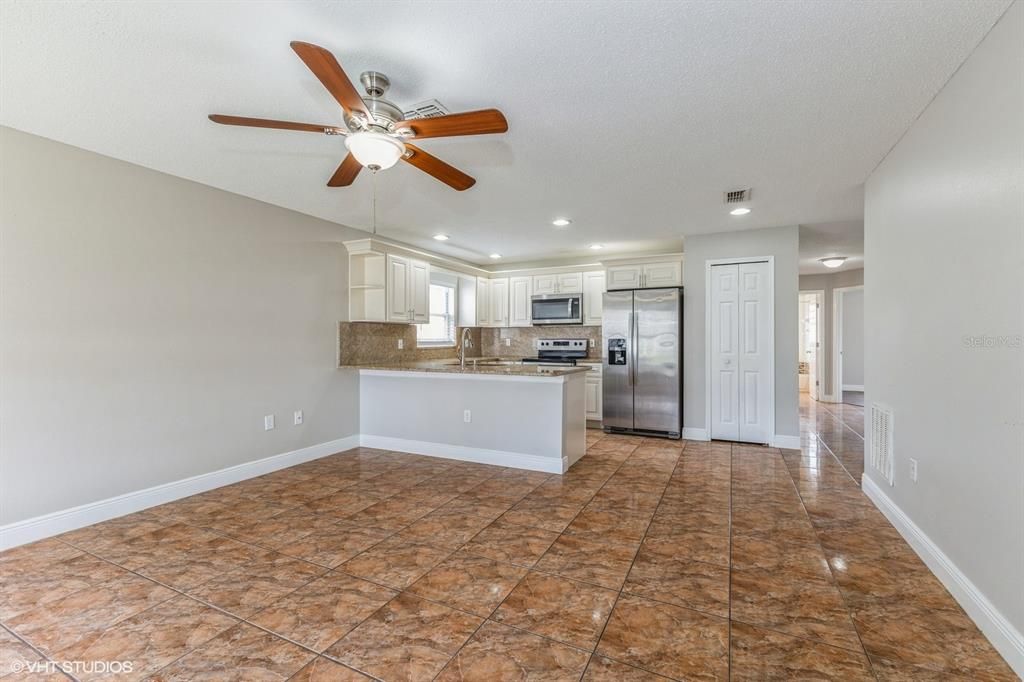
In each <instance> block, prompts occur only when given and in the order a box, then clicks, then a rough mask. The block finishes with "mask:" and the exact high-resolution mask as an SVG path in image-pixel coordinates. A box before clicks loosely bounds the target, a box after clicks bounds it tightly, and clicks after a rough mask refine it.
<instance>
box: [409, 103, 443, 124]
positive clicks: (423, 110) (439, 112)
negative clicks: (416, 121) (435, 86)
mask: <svg viewBox="0 0 1024 682" xmlns="http://www.w3.org/2000/svg"><path fill="white" fill-rule="evenodd" d="M450 113H451V112H450V111H448V108H447V107H445V105H443V104H441V103H440V102H438V101H437V100H436V99H428V100H426V101H424V102H419V103H417V104H413V105H412V106H411V107H409V108H408V109H406V110H405V111H404V112H403V115H404V116H405V120H407V121H408V120H409V119H413V118H437V117H438V116H447V115H448V114H450Z"/></svg>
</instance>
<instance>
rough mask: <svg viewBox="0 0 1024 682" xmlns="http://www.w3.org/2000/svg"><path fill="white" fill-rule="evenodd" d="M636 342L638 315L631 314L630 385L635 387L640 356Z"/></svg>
mask: <svg viewBox="0 0 1024 682" xmlns="http://www.w3.org/2000/svg"><path fill="white" fill-rule="evenodd" d="M636 340H637V323H636V313H635V312H632V313H630V314H629V356H630V357H629V385H630V386H635V385H636V379H637V373H636V361H637V359H638V358H639V357H640V355H639V354H638V353H637V351H636Z"/></svg>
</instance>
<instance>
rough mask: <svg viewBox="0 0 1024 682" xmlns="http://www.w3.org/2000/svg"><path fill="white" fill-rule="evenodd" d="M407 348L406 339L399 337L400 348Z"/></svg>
mask: <svg viewBox="0 0 1024 682" xmlns="http://www.w3.org/2000/svg"><path fill="white" fill-rule="evenodd" d="M403 348H405V339H398V350H402V349H403Z"/></svg>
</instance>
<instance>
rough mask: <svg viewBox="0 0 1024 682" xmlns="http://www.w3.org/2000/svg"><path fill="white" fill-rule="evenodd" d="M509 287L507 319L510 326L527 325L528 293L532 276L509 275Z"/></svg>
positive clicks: (528, 314) (528, 311) (528, 315)
mask: <svg viewBox="0 0 1024 682" xmlns="http://www.w3.org/2000/svg"><path fill="white" fill-rule="evenodd" d="M508 282H509V283H508V287H509V320H508V324H509V326H510V327H529V326H530V323H531V322H532V320H531V317H530V307H531V306H530V294H531V289H532V287H531V284H532V282H533V278H532V277H510V278H509V281H508Z"/></svg>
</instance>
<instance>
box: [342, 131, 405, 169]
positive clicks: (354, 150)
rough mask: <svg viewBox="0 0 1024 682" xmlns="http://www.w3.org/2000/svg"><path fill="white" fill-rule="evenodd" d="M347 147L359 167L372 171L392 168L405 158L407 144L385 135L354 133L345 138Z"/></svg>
mask: <svg viewBox="0 0 1024 682" xmlns="http://www.w3.org/2000/svg"><path fill="white" fill-rule="evenodd" d="M345 146H346V147H347V148H348V150H349V152H351V154H352V156H354V157H355V158H356V161H358V162H359V165H361V166H363V167H364V168H369V169H370V170H372V171H379V170H385V169H388V168H391V167H392V166H394V165H395V164H396V163H398V160H399V159H401V158H402V157H403V156H405V143H404V142H402V141H401V140H399V139H398V138H395V137H391V136H390V135H385V134H384V133H375V132H370V131H364V132H360V133H352V134H351V135H349V136H347V137H346V138H345Z"/></svg>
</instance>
